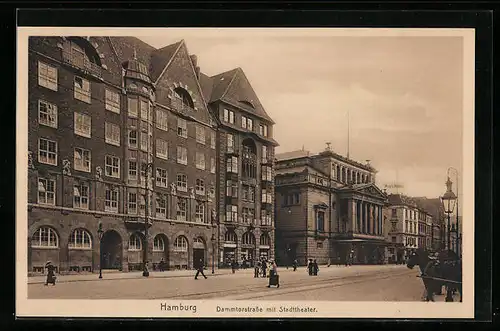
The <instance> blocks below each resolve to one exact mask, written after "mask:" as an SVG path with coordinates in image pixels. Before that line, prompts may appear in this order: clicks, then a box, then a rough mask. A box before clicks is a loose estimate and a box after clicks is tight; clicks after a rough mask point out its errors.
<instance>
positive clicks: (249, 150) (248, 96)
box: [201, 68, 277, 266]
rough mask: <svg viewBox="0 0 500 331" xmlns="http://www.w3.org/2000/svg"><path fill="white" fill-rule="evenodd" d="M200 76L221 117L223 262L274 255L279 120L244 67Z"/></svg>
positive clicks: (220, 240) (219, 180) (252, 260)
mask: <svg viewBox="0 0 500 331" xmlns="http://www.w3.org/2000/svg"><path fill="white" fill-rule="evenodd" d="M201 82H202V86H203V90H204V91H205V93H206V94H205V98H206V100H207V102H208V106H209V108H210V110H211V111H212V113H213V114H215V116H216V117H217V119H218V123H219V130H218V133H217V134H218V142H219V145H218V149H217V152H218V155H217V160H218V168H217V169H218V185H217V187H218V191H217V195H218V201H219V205H218V209H217V213H218V215H219V221H220V222H219V224H220V226H219V228H218V230H219V233H218V239H219V240H218V242H219V247H218V249H219V255H218V256H219V261H218V262H219V265H220V266H227V265H228V264H229V263H230V261H232V260H233V259H234V260H235V261H237V262H238V263H241V262H243V261H245V260H246V261H247V262H248V263H249V264H253V262H254V261H255V259H257V258H260V257H265V258H273V257H274V229H273V219H274V215H273V214H274V213H273V209H274V207H273V206H274V170H273V161H274V148H275V146H277V142H276V141H275V140H274V139H273V138H272V137H273V124H274V122H273V120H272V119H271V118H270V117H269V115H268V114H267V113H266V111H265V110H264V107H263V106H262V104H261V103H260V101H259V99H258V97H257V95H256V93H255V91H254V90H253V88H252V86H251V85H250V82H249V81H248V79H247V77H246V76H245V74H244V72H243V70H242V69H241V68H236V69H233V70H231V71H228V72H224V73H222V74H219V75H216V76H213V77H208V76H206V75H203V74H202V75H201Z"/></svg>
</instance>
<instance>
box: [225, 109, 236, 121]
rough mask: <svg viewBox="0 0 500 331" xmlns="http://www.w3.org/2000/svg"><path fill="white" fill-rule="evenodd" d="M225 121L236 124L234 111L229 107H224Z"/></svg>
mask: <svg viewBox="0 0 500 331" xmlns="http://www.w3.org/2000/svg"><path fill="white" fill-rule="evenodd" d="M224 122H228V123H231V124H234V112H233V111H231V110H228V109H224Z"/></svg>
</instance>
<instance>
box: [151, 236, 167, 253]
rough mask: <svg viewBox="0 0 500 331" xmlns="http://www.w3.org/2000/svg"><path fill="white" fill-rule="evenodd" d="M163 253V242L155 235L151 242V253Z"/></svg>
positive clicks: (160, 237)
mask: <svg viewBox="0 0 500 331" xmlns="http://www.w3.org/2000/svg"><path fill="white" fill-rule="evenodd" d="M164 251H165V241H164V240H163V238H162V236H160V235H157V236H156V237H155V239H154V241H153V252H164Z"/></svg>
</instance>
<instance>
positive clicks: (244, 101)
mask: <svg viewBox="0 0 500 331" xmlns="http://www.w3.org/2000/svg"><path fill="white" fill-rule="evenodd" d="M240 102H241V103H242V104H244V105H246V106H248V107H250V108H253V109H255V106H254V105H253V103H251V102H250V101H246V100H240Z"/></svg>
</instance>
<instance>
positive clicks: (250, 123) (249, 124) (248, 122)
mask: <svg viewBox="0 0 500 331" xmlns="http://www.w3.org/2000/svg"><path fill="white" fill-rule="evenodd" d="M247 129H248V130H249V131H253V120H252V119H251V118H247Z"/></svg>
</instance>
